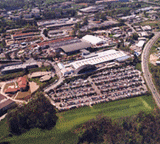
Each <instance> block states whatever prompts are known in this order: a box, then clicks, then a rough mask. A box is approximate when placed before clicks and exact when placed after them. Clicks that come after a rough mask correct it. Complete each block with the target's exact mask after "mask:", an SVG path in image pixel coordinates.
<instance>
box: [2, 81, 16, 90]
mask: <svg viewBox="0 0 160 144" xmlns="http://www.w3.org/2000/svg"><path fill="white" fill-rule="evenodd" d="M10 86H14V87H15V83H14V82H11V83H7V84H5V86H4V88H3V89H4V90H5V89H7V88H8V87H10Z"/></svg>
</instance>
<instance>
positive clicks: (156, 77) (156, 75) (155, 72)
mask: <svg viewBox="0 0 160 144" xmlns="http://www.w3.org/2000/svg"><path fill="white" fill-rule="evenodd" d="M159 46H160V38H159V39H158V40H157V41H156V43H155V44H154V45H153V47H152V48H151V51H150V54H152V53H155V52H157V50H156V48H157V47H159ZM149 69H150V72H151V74H152V79H153V82H154V84H155V86H156V88H157V90H158V91H159V92H160V67H159V66H155V65H153V64H151V63H149Z"/></svg>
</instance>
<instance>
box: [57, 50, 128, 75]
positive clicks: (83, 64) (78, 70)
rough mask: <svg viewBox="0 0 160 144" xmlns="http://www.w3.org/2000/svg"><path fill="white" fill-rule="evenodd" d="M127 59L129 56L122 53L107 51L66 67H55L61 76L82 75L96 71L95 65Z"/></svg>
mask: <svg viewBox="0 0 160 144" xmlns="http://www.w3.org/2000/svg"><path fill="white" fill-rule="evenodd" d="M128 58H130V56H128V55H127V54H125V53H124V52H122V51H116V50H107V51H103V52H99V53H92V54H89V55H87V57H86V59H83V60H78V61H74V62H71V63H69V64H66V65H63V64H62V63H58V64H57V65H58V67H59V69H60V70H61V73H62V74H63V76H67V75H70V74H73V73H74V74H82V73H84V72H89V71H93V70H96V65H97V64H101V63H105V62H112V61H115V60H116V61H118V62H123V61H125V60H126V59H128Z"/></svg>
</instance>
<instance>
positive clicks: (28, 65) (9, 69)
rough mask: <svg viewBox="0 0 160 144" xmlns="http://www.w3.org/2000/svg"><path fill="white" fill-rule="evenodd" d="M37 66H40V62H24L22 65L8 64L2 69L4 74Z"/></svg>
mask: <svg viewBox="0 0 160 144" xmlns="http://www.w3.org/2000/svg"><path fill="white" fill-rule="evenodd" d="M35 67H38V64H37V63H36V62H32V63H24V64H20V65H14V66H7V67H5V68H3V69H2V70H1V73H2V74H9V73H14V72H19V71H23V70H25V69H31V68H35Z"/></svg>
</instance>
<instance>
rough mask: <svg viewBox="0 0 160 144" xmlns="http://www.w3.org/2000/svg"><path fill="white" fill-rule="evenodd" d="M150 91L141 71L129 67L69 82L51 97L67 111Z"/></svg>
mask: <svg viewBox="0 0 160 144" xmlns="http://www.w3.org/2000/svg"><path fill="white" fill-rule="evenodd" d="M146 92H147V87H146V86H145V82H144V80H143V77H142V76H141V72H140V71H138V70H136V69H135V68H134V67H133V66H127V67H122V68H113V69H105V70H102V71H101V72H97V73H95V74H94V75H91V76H90V77H88V78H87V79H82V78H79V79H76V80H72V81H69V82H68V83H64V84H63V85H61V86H60V87H59V88H57V89H54V90H52V91H51V92H50V93H49V96H50V97H51V99H52V100H53V101H54V102H55V106H56V107H57V108H58V109H59V110H65V109H70V108H76V107H81V106H85V105H86V106H92V105H93V104H96V103H101V102H109V101H113V100H117V99H123V98H128V97H133V96H139V95H143V94H145V93H146Z"/></svg>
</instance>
